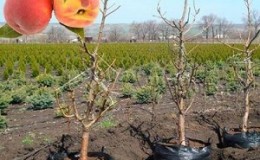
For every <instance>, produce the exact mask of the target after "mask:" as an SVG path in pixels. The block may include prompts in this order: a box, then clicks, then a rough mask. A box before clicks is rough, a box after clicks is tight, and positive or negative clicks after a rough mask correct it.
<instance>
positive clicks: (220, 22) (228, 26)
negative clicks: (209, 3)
mask: <svg viewBox="0 0 260 160" xmlns="http://www.w3.org/2000/svg"><path fill="white" fill-rule="evenodd" d="M215 25H216V26H215V28H216V38H219V39H225V38H227V37H228V33H229V32H231V30H232V28H233V25H232V23H231V22H229V21H228V20H227V19H226V18H217V19H216V23H215Z"/></svg>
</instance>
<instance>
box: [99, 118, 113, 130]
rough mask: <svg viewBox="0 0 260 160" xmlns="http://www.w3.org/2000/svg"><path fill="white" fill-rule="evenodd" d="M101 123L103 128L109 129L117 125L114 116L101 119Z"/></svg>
mask: <svg viewBox="0 0 260 160" xmlns="http://www.w3.org/2000/svg"><path fill="white" fill-rule="evenodd" d="M99 125H100V127H101V128H106V129H108V128H112V127H115V126H116V122H115V120H113V119H112V118H107V119H104V120H103V121H101V122H100V124H99Z"/></svg>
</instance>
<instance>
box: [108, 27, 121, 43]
mask: <svg viewBox="0 0 260 160" xmlns="http://www.w3.org/2000/svg"><path fill="white" fill-rule="evenodd" d="M108 32H109V33H108V39H109V41H111V42H118V41H120V39H121V38H122V35H123V28H122V27H121V26H118V25H115V26H112V27H111V28H110V30H109V31H108Z"/></svg>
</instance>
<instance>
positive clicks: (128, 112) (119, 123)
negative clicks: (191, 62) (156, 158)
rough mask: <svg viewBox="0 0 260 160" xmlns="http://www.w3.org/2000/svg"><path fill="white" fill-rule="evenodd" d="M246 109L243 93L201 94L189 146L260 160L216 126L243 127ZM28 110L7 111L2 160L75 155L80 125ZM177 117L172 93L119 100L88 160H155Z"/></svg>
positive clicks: (255, 97)
mask: <svg viewBox="0 0 260 160" xmlns="http://www.w3.org/2000/svg"><path fill="white" fill-rule="evenodd" d="M259 92H260V89H256V90H254V91H253V93H252V95H251V113H250V119H249V126H250V128H251V131H253V130H256V131H259V128H260V107H259V106H260V94H259ZM242 106H243V94H242V93H237V94H227V93H222V94H217V95H215V96H209V97H208V96H204V95H202V94H198V95H197V96H196V99H195V101H194V104H193V107H192V108H191V109H190V110H189V113H188V115H187V118H186V121H187V125H186V131H187V135H186V136H187V139H190V141H189V145H190V146H193V147H200V146H201V144H202V143H207V142H210V143H211V145H212V149H213V150H212V156H211V159H212V160H260V154H259V153H260V148H257V149H235V148H223V147H222V146H221V142H220V140H219V138H218V134H217V132H216V131H217V130H216V128H217V127H221V128H224V127H226V128H230V129H232V128H239V126H240V124H241V117H242V112H243V109H242ZM26 108H27V106H25V105H17V106H10V107H9V108H8V111H7V114H8V116H7V118H8V129H6V130H5V131H2V132H1V133H0V157H1V158H0V159H1V160H13V159H15V160H22V159H35V160H46V159H48V157H49V158H50V159H51V156H50V155H57V154H55V153H57V152H60V153H63V154H65V153H68V154H69V153H71V155H72V154H73V153H76V152H78V151H79V148H80V137H81V125H80V124H79V123H78V122H76V121H74V120H73V119H71V120H68V119H65V118H55V109H47V110H42V111H32V110H26ZM176 113H177V109H176V107H175V105H174V103H173V102H172V101H171V100H170V96H169V95H165V96H164V97H163V99H162V100H161V102H160V103H158V104H143V105H140V104H135V103H134V102H133V101H132V100H131V99H128V98H125V99H120V102H119V103H118V105H117V107H116V108H115V109H114V110H113V111H111V112H110V113H108V114H107V116H106V117H105V118H104V119H105V120H107V119H109V121H111V122H113V125H111V126H106V127H104V126H103V125H101V123H99V124H97V125H95V126H94V127H93V130H92V132H91V134H90V144H89V145H90V146H89V156H90V157H92V158H90V159H99V158H98V157H99V156H102V155H104V153H106V154H107V155H110V156H112V157H113V158H114V159H115V160H149V159H152V149H153V142H154V141H155V140H156V139H158V137H159V138H161V139H169V138H173V139H176V138H177V137H178V135H177V129H176V128H177V117H176ZM103 152H104V153H103ZM59 156H61V157H62V154H60V155H59ZM52 157H53V156H52ZM61 159H62V158H61ZM107 159H108V158H107Z"/></svg>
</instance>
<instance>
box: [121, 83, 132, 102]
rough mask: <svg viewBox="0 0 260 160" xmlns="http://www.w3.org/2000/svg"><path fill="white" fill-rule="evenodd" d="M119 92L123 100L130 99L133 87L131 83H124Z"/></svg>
mask: <svg viewBox="0 0 260 160" xmlns="http://www.w3.org/2000/svg"><path fill="white" fill-rule="evenodd" d="M121 92H122V96H123V97H124V98H128V97H132V96H133V95H134V88H133V85H132V84H131V83H124V84H123V87H122V90H121Z"/></svg>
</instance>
